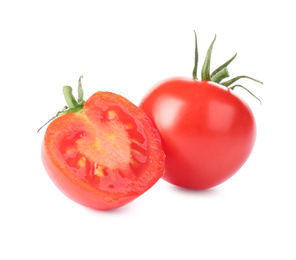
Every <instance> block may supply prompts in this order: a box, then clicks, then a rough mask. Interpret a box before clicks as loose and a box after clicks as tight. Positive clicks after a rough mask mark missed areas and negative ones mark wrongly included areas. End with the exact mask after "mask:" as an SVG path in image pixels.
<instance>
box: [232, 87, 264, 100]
mask: <svg viewBox="0 0 296 260" xmlns="http://www.w3.org/2000/svg"><path fill="white" fill-rule="evenodd" d="M236 87H240V88H243V89H244V90H246V91H248V92H249V94H251V95H252V96H253V97H254V98H256V99H257V100H258V101H259V102H260V104H262V102H261V100H260V99H259V98H258V97H256V96H255V95H254V94H253V93H252V92H251V91H250V90H248V89H247V88H245V87H244V86H242V85H234V86H232V87H229V89H231V90H234V88H236Z"/></svg>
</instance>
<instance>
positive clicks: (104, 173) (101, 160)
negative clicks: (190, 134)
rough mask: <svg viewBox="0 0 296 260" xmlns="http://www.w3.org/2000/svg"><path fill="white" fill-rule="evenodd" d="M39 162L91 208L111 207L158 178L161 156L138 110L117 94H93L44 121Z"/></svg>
mask: <svg viewBox="0 0 296 260" xmlns="http://www.w3.org/2000/svg"><path fill="white" fill-rule="evenodd" d="M66 100H67V99H66ZM42 160H43V163H44V166H45V169H46V171H47V173H48V175H49V176H50V178H51V179H52V181H53V182H54V183H55V185H56V186H57V187H58V188H59V189H60V190H61V191H62V192H63V193H64V194H65V195H66V196H68V197H69V198H70V199H72V200H73V201H75V202H77V203H79V204H81V205H84V206H86V207H90V208H94V209H113V208H117V207H120V206H123V205H125V204H126V203H128V202H130V201H132V200H134V199H135V198H137V197H138V196H139V195H141V194H143V193H144V192H145V191H147V190H148V189H149V188H151V187H152V186H153V185H154V184H155V183H156V182H157V180H158V179H160V178H161V176H162V175H163V173H164V161H165V155H164V152H163V149H162V146H161V139H160V136H159V133H158V131H157V130H156V128H155V126H154V125H153V123H152V122H151V120H150V119H149V118H148V116H147V115H146V114H145V113H144V112H143V110H142V109H140V108H139V107H137V106H135V105H134V104H132V103H131V102H130V101H128V100H127V99H125V98H123V97H122V96H120V95H117V94H114V93H110V92H97V93H95V94H94V95H93V96H91V97H90V98H89V99H88V100H87V101H86V102H85V103H84V102H83V104H82V106H81V109H79V110H78V111H76V112H73V113H71V112H70V113H65V114H63V115H61V116H59V117H57V118H56V119H55V120H53V121H52V122H51V123H50V125H49V126H48V128H47V130H46V133H45V137H44V142H43V145H42Z"/></svg>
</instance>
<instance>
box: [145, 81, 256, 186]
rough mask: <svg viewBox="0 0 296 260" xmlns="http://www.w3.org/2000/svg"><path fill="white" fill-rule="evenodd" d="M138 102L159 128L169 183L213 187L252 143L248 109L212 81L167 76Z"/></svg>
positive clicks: (253, 128)
mask: <svg viewBox="0 0 296 260" xmlns="http://www.w3.org/2000/svg"><path fill="white" fill-rule="evenodd" d="M140 107H141V108H142V109H143V110H144V111H145V112H146V113H147V115H148V116H149V117H150V118H151V119H152V121H153V122H154V124H155V125H156V127H157V128H158V130H159V132H160V135H161V138H162V143H163V148H164V152H165V154H166V165H165V166H166V171H165V174H164V176H163V178H164V179H165V180H166V181H168V182H170V183H172V184H175V185H178V186H181V187H186V188H193V189H207V188H211V187H213V186H216V185H218V184H220V183H222V182H224V181H225V180H227V179H228V178H230V177H231V176H232V175H233V174H234V173H235V172H236V171H237V170H238V169H239V168H240V167H241V166H242V165H243V164H244V162H245V161H246V160H247V158H248V157H249V155H250V153H251V151H252V148H253V146H254V142H255V138H256V124H255V119H254V116H253V113H252V111H251V109H250V108H249V106H248V105H247V104H246V103H245V102H244V101H243V100H242V99H240V98H239V97H238V96H236V95H235V94H234V93H233V91H232V90H230V89H229V88H226V87H224V86H221V85H218V84H216V83H213V82H208V81H198V80H195V79H190V78H171V79H168V80H165V81H163V82H160V83H159V84H158V85H156V86H155V87H154V89H152V90H151V91H150V92H149V93H148V94H147V95H146V96H145V97H144V98H143V100H142V102H141V104H140Z"/></svg>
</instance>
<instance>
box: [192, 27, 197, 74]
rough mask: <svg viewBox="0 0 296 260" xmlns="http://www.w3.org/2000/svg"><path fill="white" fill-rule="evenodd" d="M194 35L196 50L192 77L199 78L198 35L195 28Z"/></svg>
mask: <svg viewBox="0 0 296 260" xmlns="http://www.w3.org/2000/svg"><path fill="white" fill-rule="evenodd" d="M194 36H195V52H194V68H193V72H192V77H193V79H196V80H197V64H198V50H197V37H196V32H195V30H194Z"/></svg>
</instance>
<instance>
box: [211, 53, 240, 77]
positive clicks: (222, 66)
mask: <svg viewBox="0 0 296 260" xmlns="http://www.w3.org/2000/svg"><path fill="white" fill-rule="evenodd" d="M236 55H237V53H236V54H235V55H234V56H233V57H232V58H231V59H230V60H228V61H226V62H225V63H224V64H222V65H221V66H220V67H219V68H217V69H215V70H214V71H213V72H212V74H211V77H214V76H215V75H216V74H217V73H218V72H219V71H221V70H222V69H224V68H226V67H227V66H228V65H229V64H230V63H231V62H232V61H233V60H234V58H235V57H236Z"/></svg>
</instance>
